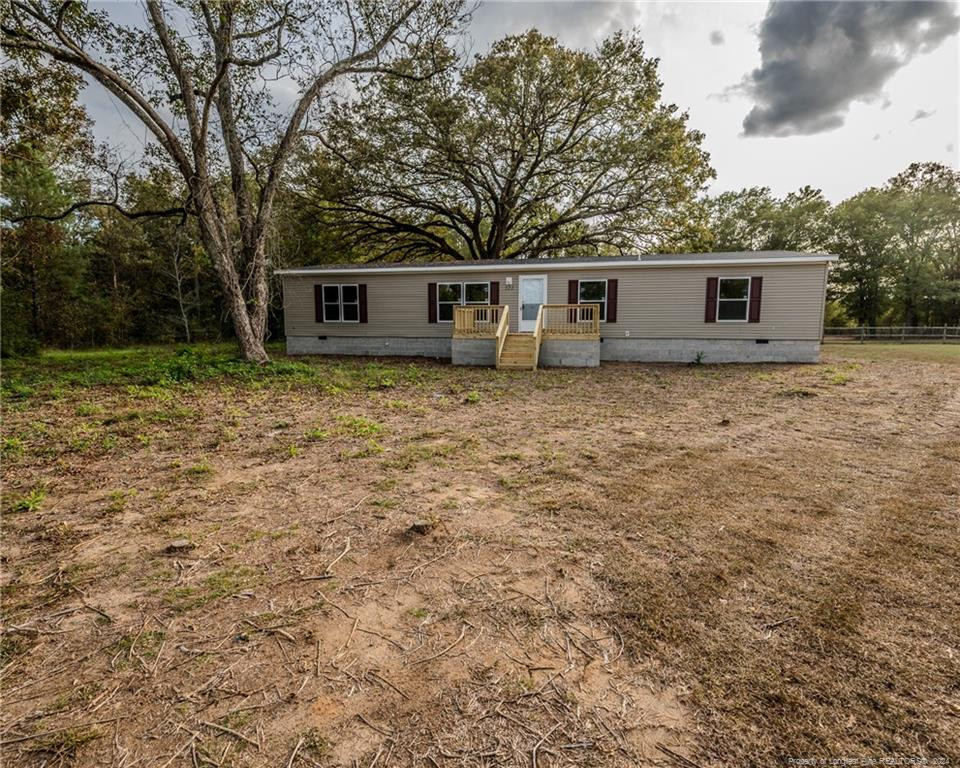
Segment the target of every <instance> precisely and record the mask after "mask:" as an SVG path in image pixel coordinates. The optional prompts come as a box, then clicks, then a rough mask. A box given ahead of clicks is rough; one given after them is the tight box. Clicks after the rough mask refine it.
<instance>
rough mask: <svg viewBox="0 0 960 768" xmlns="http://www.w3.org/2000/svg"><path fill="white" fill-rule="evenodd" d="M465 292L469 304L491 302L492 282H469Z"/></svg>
mask: <svg viewBox="0 0 960 768" xmlns="http://www.w3.org/2000/svg"><path fill="white" fill-rule="evenodd" d="M464 294H465V302H466V303H467V304H489V303H490V283H467V284H466V285H465V286H464Z"/></svg>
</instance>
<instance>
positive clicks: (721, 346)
mask: <svg viewBox="0 0 960 768" xmlns="http://www.w3.org/2000/svg"><path fill="white" fill-rule="evenodd" d="M698 354H702V362H704V363H816V362H819V360H820V342H819V341H818V340H817V341H807V340H793V339H770V340H769V341H768V342H765V343H761V344H758V343H757V342H756V340H755V339H603V340H601V342H600V359H601V360H610V361H622V362H636V363H692V362H693V361H694V360H696V359H697V355H698Z"/></svg>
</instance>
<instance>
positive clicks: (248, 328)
mask: <svg viewBox="0 0 960 768" xmlns="http://www.w3.org/2000/svg"><path fill="white" fill-rule="evenodd" d="M198 192H206V195H205V196H206V198H207V199H206V200H205V201H204V202H206V205H202V206H198V208H199V212H200V215H199V217H198V221H199V224H200V238H201V239H202V240H203V245H204V247H205V248H206V249H207V253H209V254H210V258H211V259H212V261H213V267H214V270H215V271H216V273H217V277H218V278H219V280H220V287H221V289H222V290H223V297H224V300H225V301H226V304H227V307H228V308H229V310H230V319H231V321H232V322H233V331H234V333H235V334H236V335H237V343H238V344H239V346H240V354H241V355H243V358H244V360H249V361H250V362H254V363H267V362H269V360H270V358H269V356H268V355H267V350H266V348H265V347H264V344H263V334H262V333H261V332H259V331H258V329H257V328H256V327H255V326H254V323H253V322H252V318H251V314H250V308H249V307H248V306H247V301H246V298H245V297H244V295H243V287H242V286H241V284H240V275H239V274H238V273H237V268H236V264H237V261H236V258H235V254H234V252H233V249H232V247H231V245H230V238H229V234H228V230H227V227H226V225H225V224H224V222H223V221H222V220H221V219H220V218H218V217H217V216H216V215H215V214H214V211H215V210H216V206H215V203H214V201H213V199H212V195H210V193H209V191H206V190H198Z"/></svg>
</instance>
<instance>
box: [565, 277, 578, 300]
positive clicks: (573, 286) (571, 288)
mask: <svg viewBox="0 0 960 768" xmlns="http://www.w3.org/2000/svg"><path fill="white" fill-rule="evenodd" d="M579 303H580V281H579V280H571V281H570V282H568V283H567V304H579Z"/></svg>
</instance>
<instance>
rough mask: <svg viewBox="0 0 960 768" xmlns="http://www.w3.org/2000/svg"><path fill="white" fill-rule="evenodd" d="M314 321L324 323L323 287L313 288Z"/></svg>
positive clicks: (316, 286)
mask: <svg viewBox="0 0 960 768" xmlns="http://www.w3.org/2000/svg"><path fill="white" fill-rule="evenodd" d="M313 319H314V320H316V321H317V322H318V323H322V322H323V286H322V285H315V286H313Z"/></svg>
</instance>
